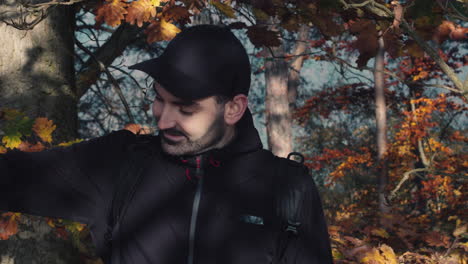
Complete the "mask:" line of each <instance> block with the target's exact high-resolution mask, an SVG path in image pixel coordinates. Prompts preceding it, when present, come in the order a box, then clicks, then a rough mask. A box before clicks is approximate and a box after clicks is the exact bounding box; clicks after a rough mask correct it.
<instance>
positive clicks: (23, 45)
mask: <svg viewBox="0 0 468 264" xmlns="http://www.w3.org/2000/svg"><path fill="white" fill-rule="evenodd" d="M49 11H50V13H49V14H48V16H47V17H46V18H45V19H44V20H42V21H41V22H40V23H38V24H37V25H35V26H34V28H33V29H29V30H19V29H17V28H15V27H13V26H12V25H7V24H6V23H4V22H5V21H6V22H8V23H9V24H11V22H12V21H13V22H14V23H16V24H17V26H18V25H19V26H25V23H24V20H26V21H28V20H30V19H31V17H32V15H28V14H26V13H20V12H18V9H17V6H12V5H11V4H10V5H8V4H5V3H3V4H1V5H0V14H2V15H1V17H0V20H2V21H3V22H0V39H2V41H1V43H2V45H1V46H0V107H8V108H15V109H18V110H20V111H23V112H25V113H27V114H28V115H29V116H30V117H38V116H44V117H47V118H49V119H51V120H53V121H54V122H55V124H56V125H57V130H56V131H55V133H54V139H56V140H59V141H63V140H69V139H72V138H76V137H77V124H78V123H77V100H78V98H77V96H76V91H75V85H74V66H73V54H74V52H73V48H74V47H73V38H74V36H73V32H74V30H73V27H74V11H73V8H72V7H64V6H60V7H55V8H51V9H50V10H49ZM5 13H6V14H5ZM6 16H9V17H6Z"/></svg>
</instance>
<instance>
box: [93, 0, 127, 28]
mask: <svg viewBox="0 0 468 264" xmlns="http://www.w3.org/2000/svg"><path fill="white" fill-rule="evenodd" d="M126 6H127V4H126V3H125V1H124V0H106V2H105V3H104V4H103V5H101V6H100V7H98V8H97V10H96V18H95V19H96V22H98V23H102V22H106V24H108V25H109V26H111V27H116V26H118V25H120V23H121V21H122V19H124V15H125V14H127V10H126V9H125V8H126Z"/></svg>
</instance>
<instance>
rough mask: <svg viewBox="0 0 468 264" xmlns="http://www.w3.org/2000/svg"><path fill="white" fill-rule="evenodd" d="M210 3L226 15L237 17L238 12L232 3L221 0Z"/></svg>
mask: <svg viewBox="0 0 468 264" xmlns="http://www.w3.org/2000/svg"><path fill="white" fill-rule="evenodd" d="M210 4H211V5H213V6H214V7H216V9H218V10H219V11H221V13H223V14H224V15H226V16H227V17H229V18H236V14H235V12H234V9H232V7H231V6H230V5H227V4H224V3H221V2H219V1H210Z"/></svg>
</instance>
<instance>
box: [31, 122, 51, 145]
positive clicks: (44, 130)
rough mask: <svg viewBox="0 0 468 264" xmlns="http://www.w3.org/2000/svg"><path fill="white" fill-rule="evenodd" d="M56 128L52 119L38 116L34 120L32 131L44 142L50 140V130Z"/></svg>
mask: <svg viewBox="0 0 468 264" xmlns="http://www.w3.org/2000/svg"><path fill="white" fill-rule="evenodd" d="M56 128H57V126H56V125H54V123H53V122H52V120H49V119H47V118H46V117H38V118H36V120H35V121H34V125H33V131H34V132H35V133H36V135H38V136H39V137H40V138H41V139H42V140H43V141H44V142H47V143H50V142H52V132H54V130H55V129H56Z"/></svg>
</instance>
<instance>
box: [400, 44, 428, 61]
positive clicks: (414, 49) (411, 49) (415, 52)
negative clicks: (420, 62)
mask: <svg viewBox="0 0 468 264" xmlns="http://www.w3.org/2000/svg"><path fill="white" fill-rule="evenodd" d="M404 49H405V53H406V54H409V55H410V56H412V57H415V58H422V57H424V50H423V49H422V48H421V46H419V45H418V44H417V43H416V42H415V41H414V40H407V41H406V43H405V46H404Z"/></svg>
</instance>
